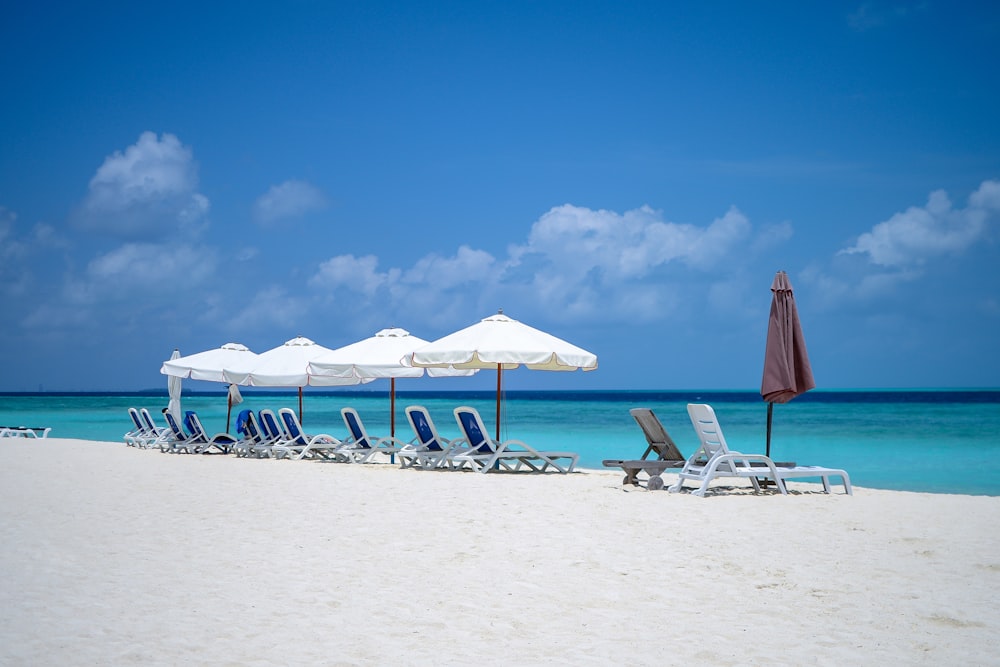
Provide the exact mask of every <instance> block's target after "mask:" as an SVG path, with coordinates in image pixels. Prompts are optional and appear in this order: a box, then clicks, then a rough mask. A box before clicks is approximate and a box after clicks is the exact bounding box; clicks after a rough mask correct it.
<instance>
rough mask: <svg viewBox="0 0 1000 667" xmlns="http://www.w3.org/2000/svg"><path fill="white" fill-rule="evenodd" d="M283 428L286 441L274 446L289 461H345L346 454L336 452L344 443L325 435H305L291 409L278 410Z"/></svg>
mask: <svg viewBox="0 0 1000 667" xmlns="http://www.w3.org/2000/svg"><path fill="white" fill-rule="evenodd" d="M278 414H279V415H280V416H281V419H282V421H283V422H284V426H285V433H287V434H288V439H287V440H286V441H285V442H283V443H281V444H280V445H275V450H276V451H280V452H282V454H283V455H285V456H287V457H288V458H290V459H296V460H298V459H305V458H312V459H325V460H328V461H347V459H348V457H347V455H346V454H341V453H340V452H339V451H338V450H339V449H340V448H341V447H343V446H344V443H343V442H342V441H340V440H338V439H337V438H335V437H333V436H332V435H329V434H327V433H318V434H316V435H306V434H305V433H303V431H302V424H301V423H300V422H299V416H298V415H297V414H295V411H294V410H292V409H291V408H281V409H280V410H278Z"/></svg>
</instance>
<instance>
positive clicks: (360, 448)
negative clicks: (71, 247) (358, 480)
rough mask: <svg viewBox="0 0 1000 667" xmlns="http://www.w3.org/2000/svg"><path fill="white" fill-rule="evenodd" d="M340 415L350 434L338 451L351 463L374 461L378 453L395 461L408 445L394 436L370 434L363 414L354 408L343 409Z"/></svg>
mask: <svg viewBox="0 0 1000 667" xmlns="http://www.w3.org/2000/svg"><path fill="white" fill-rule="evenodd" d="M340 416H341V417H343V418H344V424H345V425H346V426H347V432H348V434H349V435H348V437H347V439H346V440H345V441H344V446H343V447H341V448H340V449H339V450H338V451H339V452H341V453H342V454H345V455H346V456H347V460H348V461H349V462H350V463H372V462H373V459H374V457H375V455H377V454H384V455H386V456H388V457H389V461H390V462H394V461H395V456H396V453H397V452H399V451H400V450H401V449H403V448H404V447H406V444H407V443H405V442H403V441H402V440H398V439H396V438H393V437H386V438H373V437H371V436H369V435H368V431H367V430H366V429H365V425H364V423H362V421H361V415H359V414H358V411H357V410H355V409H354V408H343V409H341V411H340Z"/></svg>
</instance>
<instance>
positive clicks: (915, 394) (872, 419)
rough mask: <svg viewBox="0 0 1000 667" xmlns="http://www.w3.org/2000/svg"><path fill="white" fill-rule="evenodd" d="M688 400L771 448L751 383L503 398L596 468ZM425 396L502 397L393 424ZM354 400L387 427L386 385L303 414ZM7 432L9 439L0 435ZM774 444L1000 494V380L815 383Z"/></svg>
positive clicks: (490, 406) (22, 412) (68, 405)
mask: <svg viewBox="0 0 1000 667" xmlns="http://www.w3.org/2000/svg"><path fill="white" fill-rule="evenodd" d="M244 398H245V399H246V400H245V402H244V403H243V404H242V405H240V406H238V407H237V408H234V410H233V421H234V422H235V415H236V412H237V411H238V410H239V409H243V408H252V409H254V410H259V409H261V408H272V409H277V408H280V407H297V397H296V395H295V393H294V392H274V391H267V392H256V391H244ZM166 401H167V399H166V395H165V394H163V395H154V394H128V395H108V394H75V395H55V394H28V395H25V394H21V395H0V425H10V426H21V425H23V426H51V427H52V434H51V435H52V437H64V438H85V439H91V440H112V441H117V440H120V439H121V436H122V434H123V433H124V432H125V431H127V430H128V429H129V420H128V414H127V412H126V410H127V408H128V407H129V406H136V407H147V408H149V409H150V410H151V411H152V412H153V413H154V415H155V416H156V417H157V418H159V417H160V410H161V409H162V408H163V407H164V406H165V405H166ZM688 402H705V403H710V404H712V405H713V407H715V410H716V413H717V415H718V417H719V421H720V423H721V424H722V427H723V431H724V433H725V435H726V440H727V441H728V443H729V445H730V447H731V448H733V449H737V450H739V451H743V452H747V453H755V452H760V453H763V451H764V449H765V431H766V416H767V407H766V404H765V403H763V402H762V401H761V400H760V396H759V394H756V393H753V392H697V391H676V392H673V391H671V392H626V391H620V392H509V393H508V394H507V395H506V398H505V402H504V420H503V421H504V428H503V431H502V434H503V436H504V437H505V438H518V439H521V440H525V441H527V442H530V443H531V444H532V445H533V446H535V447H536V448H539V449H559V450H570V451H575V452H578V453H579V454H580V464H581V465H582V466H585V467H591V468H599V467H601V461H602V460H603V459H608V458H637V457H638V456H640V455H641V454H642V452H643V451H644V449H645V446H646V445H645V441H644V439H643V437H642V432H641V431H640V430H639V428H638V427H637V426H636V425H635V422H634V421H633V420H632V418H631V416H630V415H629V413H628V410H629V408H632V407H648V408H652V409H653V410H654V411H655V412H656V414H657V416H658V417H659V418H660V420H661V421H662V422H663V423H664V425H665V426H666V428H667V430H668V431H669V432H670V434H671V436H672V437H673V438H674V440H675V441H676V442H677V444H678V446H679V447H680V449H681V451H682V452H683V453H684V454H685V455H688V454H691V453H692V452H693V451H694V449H695V447H696V444H697V441H696V438H695V435H694V431H693V430H692V428H691V425H690V422H689V421H688V417H687V411H686V405H687V403H688ZM411 404H420V405H424V406H426V407H427V408H428V409H429V410H430V411H431V414H432V416H433V417H434V420H435V423H436V425H437V427H438V430H439V431H441V433H442V435H444V436H446V437H457V435H458V428H457V426H456V425H455V423H454V419H453V417H452V415H451V410H452V408H454V407H455V406H457V405H461V404H465V405H472V406H474V407H476V408H478V409H479V411H480V413H481V414H482V415H483V418H484V420H485V421H486V424H487V426H489V427H490V428H491V430H492V427H493V423H494V418H495V413H496V403H495V396H494V395H493V394H491V393H489V392H399V393H398V394H397V399H396V413H397V414H396V435H397V437H400V438H402V439H403V440H409V439H410V438H411V437H412V433H411V432H410V429H409V425H408V424H407V422H406V417H405V415H404V413H403V408H404V407H405V406H406V405H411ZM344 406H352V407H354V408H356V409H357V410H358V411H359V412H360V414H361V416H362V418H363V419H364V420H365V424H366V426H367V428H368V430H369V432H370V433H372V434H373V435H387V434H388V432H389V422H390V419H389V397H388V394H387V392H378V391H373V392H324V393H314V392H308V391H307V392H306V394H305V397H304V401H303V408H304V416H303V423H304V425H305V426H306V428H307V429H308V430H309V431H310V432H314V433H316V432H326V433H330V434H332V435H335V436H337V437H343V435H344V434H345V432H346V429H345V428H344V425H343V422H342V421H341V418H340V412H339V411H340V408H342V407H344ZM182 409H183V410H196V411H197V412H198V414H199V416H200V417H201V419H202V421H203V422H204V424H205V427H206V428H207V429H208V430H209V431H210V432H213V433H214V432H217V431H224V430H225V429H226V398H225V395H224V394H204V393H202V394H195V395H185V396H184V397H183V403H182ZM0 444H2V442H0ZM771 455H772V457H773V458H775V459H777V460H782V461H796V462H798V463H801V464H812V465H825V466H828V467H833V468H844V469H846V470H847V471H848V472H849V473H850V475H851V479H852V481H853V482H854V483H855V484H856V485H858V486H867V487H874V488H882V489H898V490H909V491H923V492H934V493H967V494H976V495H1000V472H998V469H997V466H995V465H993V464H994V462H995V460H996V459H997V457H998V456H1000V391H865V392H816V391H814V392H810V393H809V394H806V395H804V396H801V397H799V398H797V399H795V400H794V401H792V402H791V403H788V404H785V405H776V406H775V407H774V421H773V434H772V442H771Z"/></svg>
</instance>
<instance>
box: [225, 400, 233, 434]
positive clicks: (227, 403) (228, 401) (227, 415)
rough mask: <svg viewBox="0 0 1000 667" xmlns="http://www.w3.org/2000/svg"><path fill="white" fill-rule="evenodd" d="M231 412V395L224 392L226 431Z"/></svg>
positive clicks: (227, 430) (227, 431)
mask: <svg viewBox="0 0 1000 667" xmlns="http://www.w3.org/2000/svg"><path fill="white" fill-rule="evenodd" d="M232 414H233V395H232V394H230V393H229V392H226V433H229V418H230V417H231V416H232Z"/></svg>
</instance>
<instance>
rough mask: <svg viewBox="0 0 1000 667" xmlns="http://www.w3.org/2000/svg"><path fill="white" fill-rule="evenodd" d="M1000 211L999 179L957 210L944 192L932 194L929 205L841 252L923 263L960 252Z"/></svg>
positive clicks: (897, 263)
mask: <svg viewBox="0 0 1000 667" xmlns="http://www.w3.org/2000/svg"><path fill="white" fill-rule="evenodd" d="M998 213H1000V181H984V182H983V183H982V184H981V185H980V187H979V189H978V190H976V191H975V192H974V193H972V195H971V196H970V197H969V205H968V206H967V207H965V208H960V209H956V208H954V207H953V206H952V203H951V200H949V199H948V195H947V194H946V193H945V191H944V190H937V191H935V192H932V193H931V195H930V197H929V198H928V200H927V204H926V205H925V206H912V207H910V208H908V209H906V210H905V211H903V212H902V213H897V214H895V215H894V216H892V217H891V218H889V219H888V220H886V221H885V222H880V223H878V224H877V225H875V226H874V227H872V229H871V231H870V232H866V233H864V234H861V235H860V236H859V237H858V239H857V241H856V242H855V244H854V245H853V246H851V247H849V248H844V249H843V250H841V251H840V253H839V254H846V255H851V254H861V255H866V256H867V257H868V259H869V261H870V262H871V263H872V264H876V265H879V266H884V267H893V268H903V267H913V266H920V265H922V264H924V263H925V262H927V261H928V260H930V259H933V258H935V257H938V256H941V255H949V254H957V253H960V252H961V251H963V250H965V249H966V248H968V247H969V246H971V245H972V244H973V243H975V242H976V241H978V240H980V239H982V238H983V237H984V235H985V234H986V232H987V223H988V221H989V219H990V218H991V217H994V216H996V215H997V214H998Z"/></svg>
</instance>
